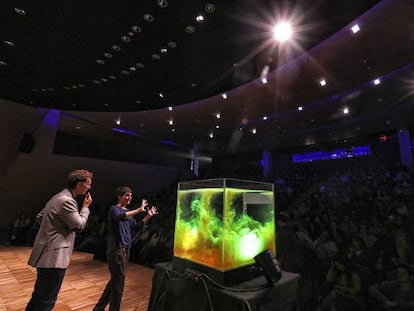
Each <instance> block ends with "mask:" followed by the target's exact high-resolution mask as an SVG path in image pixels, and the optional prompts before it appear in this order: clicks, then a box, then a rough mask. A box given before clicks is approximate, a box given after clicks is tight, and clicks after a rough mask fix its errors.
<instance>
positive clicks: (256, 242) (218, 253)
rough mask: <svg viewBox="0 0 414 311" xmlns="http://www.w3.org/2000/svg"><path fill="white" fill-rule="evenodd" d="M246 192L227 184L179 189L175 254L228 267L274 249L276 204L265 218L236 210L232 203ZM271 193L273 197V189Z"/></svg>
mask: <svg viewBox="0 0 414 311" xmlns="http://www.w3.org/2000/svg"><path fill="white" fill-rule="evenodd" d="M244 192H246V190H239V189H228V188H227V189H226V190H224V189H223V188H209V189H196V190H185V191H179V192H178V196H177V218H176V225H175V236H174V256H176V257H181V258H184V259H188V260H191V261H194V262H198V263H201V264H204V265H207V266H210V267H213V268H216V269H219V270H226V269H232V268H235V267H238V266H242V265H246V264H249V263H252V262H254V260H253V257H254V256H255V255H257V254H258V253H260V252H261V251H263V250H266V249H271V250H272V251H273V252H275V246H274V244H275V243H274V241H275V225H274V220H273V206H272V208H271V210H272V213H271V215H268V220H267V221H266V222H259V221H257V220H255V219H253V218H252V217H250V216H249V215H247V214H245V213H242V214H240V211H239V213H236V206H233V205H232V204H234V202H236V200H237V199H238V198H240V195H242V194H243V193H244ZM249 192H254V191H253V190H249ZM268 195H269V196H271V199H272V201H273V193H271V192H269V193H268ZM272 201H271V202H272ZM217 202H219V203H217ZM213 203H214V204H213ZM217 204H219V205H220V206H217Z"/></svg>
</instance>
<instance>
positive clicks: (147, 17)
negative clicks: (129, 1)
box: [144, 14, 154, 22]
mask: <svg viewBox="0 0 414 311" xmlns="http://www.w3.org/2000/svg"><path fill="white" fill-rule="evenodd" d="M144 20H145V21H147V22H152V21H153V20H154V16H152V15H151V14H144Z"/></svg>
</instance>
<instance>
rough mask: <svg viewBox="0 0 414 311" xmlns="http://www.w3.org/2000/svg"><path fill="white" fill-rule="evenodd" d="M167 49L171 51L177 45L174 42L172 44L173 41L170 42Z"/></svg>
mask: <svg viewBox="0 0 414 311" xmlns="http://www.w3.org/2000/svg"><path fill="white" fill-rule="evenodd" d="M167 45H168V47H169V48H171V49H175V48H176V47H177V43H176V42H174V41H170V42H168V44H167Z"/></svg>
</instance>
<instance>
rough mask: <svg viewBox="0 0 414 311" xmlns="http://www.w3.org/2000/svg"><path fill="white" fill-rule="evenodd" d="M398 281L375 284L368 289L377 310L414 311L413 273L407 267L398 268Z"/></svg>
mask: <svg viewBox="0 0 414 311" xmlns="http://www.w3.org/2000/svg"><path fill="white" fill-rule="evenodd" d="M397 275H398V276H397V279H396V280H394V281H385V282H382V283H379V284H373V285H371V286H370V287H369V288H368V293H369V296H370V298H371V299H373V300H374V302H375V306H376V308H375V310H398V311H408V310H414V281H413V273H412V271H410V269H409V267H408V266H407V265H403V264H401V265H399V266H398V274H397Z"/></svg>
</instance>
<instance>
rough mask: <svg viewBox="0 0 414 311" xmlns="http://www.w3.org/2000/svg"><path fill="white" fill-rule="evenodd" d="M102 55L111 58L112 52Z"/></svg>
mask: <svg viewBox="0 0 414 311" xmlns="http://www.w3.org/2000/svg"><path fill="white" fill-rule="evenodd" d="M104 56H105V57H106V58H112V54H111V53H104Z"/></svg>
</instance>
